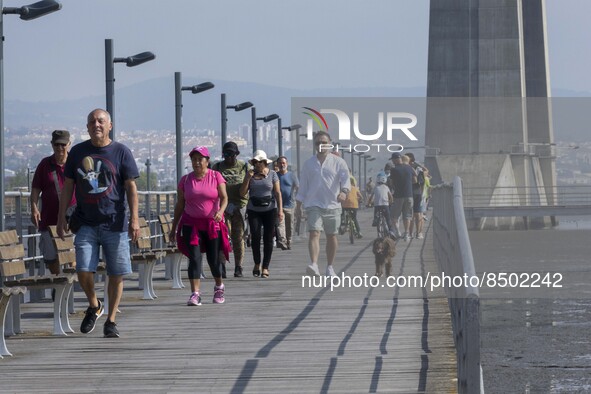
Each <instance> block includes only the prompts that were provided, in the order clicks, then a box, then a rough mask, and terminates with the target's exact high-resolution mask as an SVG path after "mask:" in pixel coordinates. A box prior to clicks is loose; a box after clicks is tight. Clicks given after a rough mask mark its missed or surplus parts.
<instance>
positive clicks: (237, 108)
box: [222, 93, 254, 147]
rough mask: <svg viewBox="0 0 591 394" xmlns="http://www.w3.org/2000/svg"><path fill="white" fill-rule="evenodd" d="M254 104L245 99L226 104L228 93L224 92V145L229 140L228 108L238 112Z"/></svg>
mask: <svg viewBox="0 0 591 394" xmlns="http://www.w3.org/2000/svg"><path fill="white" fill-rule="evenodd" d="M253 105H254V104H253V103H251V102H250V101H245V102H243V103H240V104H237V105H226V93H222V147H223V146H224V144H225V143H226V142H227V141H228V135H227V128H228V115H227V111H226V110H227V109H233V110H234V111H236V112H240V111H243V110H245V109H247V108H250V107H252V106H253Z"/></svg>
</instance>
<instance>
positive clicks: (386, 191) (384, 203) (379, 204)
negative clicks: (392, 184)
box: [370, 172, 395, 237]
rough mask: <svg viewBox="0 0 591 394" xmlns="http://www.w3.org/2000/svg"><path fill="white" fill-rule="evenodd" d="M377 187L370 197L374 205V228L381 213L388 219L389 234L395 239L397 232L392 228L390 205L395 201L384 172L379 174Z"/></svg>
mask: <svg viewBox="0 0 591 394" xmlns="http://www.w3.org/2000/svg"><path fill="white" fill-rule="evenodd" d="M376 181H377V186H376V187H375V189H374V190H373V194H372V195H371V197H370V201H371V202H372V203H373V205H374V208H373V223H372V224H371V225H372V226H373V227H377V225H378V213H379V212H381V213H382V215H383V216H384V218H385V219H386V224H387V225H388V232H389V233H390V235H391V236H393V237H394V234H395V231H394V229H393V228H392V220H391V218H390V204H391V203H392V201H393V200H394V197H392V193H390V188H389V187H388V184H387V183H388V178H387V177H386V174H385V173H384V172H380V173H378V176H377V178H376Z"/></svg>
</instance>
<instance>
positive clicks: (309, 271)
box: [306, 263, 320, 276]
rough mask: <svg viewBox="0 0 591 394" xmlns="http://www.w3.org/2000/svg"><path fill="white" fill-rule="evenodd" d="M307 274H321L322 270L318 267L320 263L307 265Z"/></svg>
mask: <svg viewBox="0 0 591 394" xmlns="http://www.w3.org/2000/svg"><path fill="white" fill-rule="evenodd" d="M306 274H308V275H311V276H320V270H319V269H318V264H316V263H312V264H309V265H308V267H306Z"/></svg>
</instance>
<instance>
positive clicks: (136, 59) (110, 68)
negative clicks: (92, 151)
mask: <svg viewBox="0 0 591 394" xmlns="http://www.w3.org/2000/svg"><path fill="white" fill-rule="evenodd" d="M155 58H156V55H154V54H153V53H152V52H142V53H138V54H137V55H133V56H128V57H113V40H112V39H110V38H107V39H105V76H106V78H105V81H106V88H107V112H108V113H109V114H110V115H111V124H112V125H113V127H112V128H111V132H110V133H109V138H111V139H112V140H114V139H115V67H114V65H115V63H125V65H126V66H127V67H135V66H139V65H140V64H143V63H145V62H149V61H150V60H154V59H155Z"/></svg>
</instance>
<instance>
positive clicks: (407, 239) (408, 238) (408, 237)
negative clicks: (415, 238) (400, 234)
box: [404, 234, 411, 242]
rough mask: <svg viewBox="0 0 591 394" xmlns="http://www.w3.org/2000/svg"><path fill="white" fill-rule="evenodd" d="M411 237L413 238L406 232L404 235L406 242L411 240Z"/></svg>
mask: <svg viewBox="0 0 591 394" xmlns="http://www.w3.org/2000/svg"><path fill="white" fill-rule="evenodd" d="M410 239H411V238H410V235H408V234H406V235H405V236H404V242H408V241H410Z"/></svg>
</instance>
